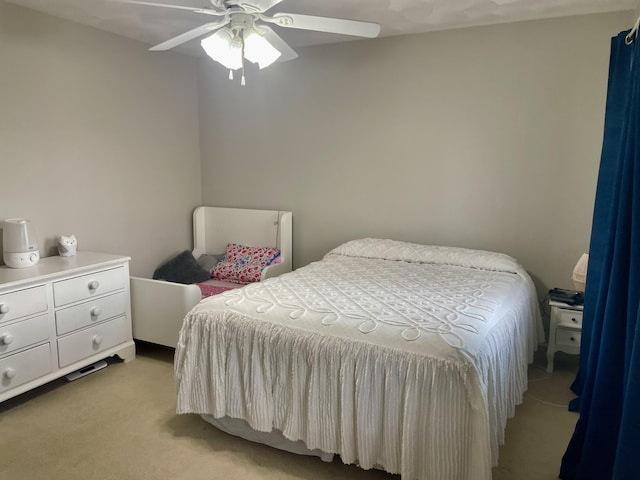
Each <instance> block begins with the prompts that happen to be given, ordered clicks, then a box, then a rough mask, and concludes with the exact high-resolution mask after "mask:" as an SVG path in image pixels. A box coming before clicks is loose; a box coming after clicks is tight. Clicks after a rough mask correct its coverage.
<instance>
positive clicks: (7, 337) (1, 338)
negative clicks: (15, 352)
mask: <svg viewBox="0 0 640 480" xmlns="http://www.w3.org/2000/svg"><path fill="white" fill-rule="evenodd" d="M12 342H13V335H11V334H10V333H4V334H2V335H0V344H2V345H10V344H11V343H12Z"/></svg>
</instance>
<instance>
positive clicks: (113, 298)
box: [0, 252, 135, 402]
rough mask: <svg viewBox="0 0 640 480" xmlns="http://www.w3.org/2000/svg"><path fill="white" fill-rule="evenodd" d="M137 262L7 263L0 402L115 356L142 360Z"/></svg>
mask: <svg viewBox="0 0 640 480" xmlns="http://www.w3.org/2000/svg"><path fill="white" fill-rule="evenodd" d="M129 260H130V258H129V257H122V256H118V255H110V254H103V253H90V252H78V254H77V255H75V256H72V257H47V258H43V259H41V260H40V262H39V263H38V264H37V265H35V266H33V267H29V268H21V269H14V268H9V267H6V266H0V402H2V401H4V400H7V399H8V398H11V397H14V396H16V395H19V394H21V393H24V392H26V391H27V390H30V389H32V388H35V387H37V386H39V385H42V384H44V383H47V382H50V381H51V380H54V379H56V378H59V377H62V376H64V375H67V374H68V373H71V372H73V371H75V370H78V369H81V368H83V367H86V366H87V365H90V364H92V363H95V362H97V361H98V360H102V359H104V358H107V357H111V356H114V355H117V356H119V357H120V358H121V359H123V360H124V361H129V360H133V359H134V358H135V344H134V343H133V338H132V335H131V301H130V293H129Z"/></svg>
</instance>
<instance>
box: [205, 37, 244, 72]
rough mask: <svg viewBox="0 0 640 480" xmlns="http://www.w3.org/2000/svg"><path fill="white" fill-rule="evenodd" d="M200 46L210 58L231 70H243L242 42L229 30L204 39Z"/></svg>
mask: <svg viewBox="0 0 640 480" xmlns="http://www.w3.org/2000/svg"><path fill="white" fill-rule="evenodd" d="M200 45H202V48H203V49H204V51H205V52H206V53H207V55H208V56H209V57H211V58H212V59H213V60H215V61H216V62H219V63H221V64H222V65H224V66H225V67H227V68H228V69H229V70H237V69H239V68H242V41H241V40H238V39H236V38H235V37H234V35H233V33H232V32H231V31H230V30H229V29H227V28H223V29H221V30H218V31H217V32H216V33H214V34H213V35H210V36H208V37H207V38H204V39H202V40H201V41H200Z"/></svg>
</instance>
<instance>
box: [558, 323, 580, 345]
mask: <svg viewBox="0 0 640 480" xmlns="http://www.w3.org/2000/svg"><path fill="white" fill-rule="evenodd" d="M580 335H581V332H580V331H579V330H570V329H565V328H558V329H557V330H556V345H564V346H566V347H576V348H580Z"/></svg>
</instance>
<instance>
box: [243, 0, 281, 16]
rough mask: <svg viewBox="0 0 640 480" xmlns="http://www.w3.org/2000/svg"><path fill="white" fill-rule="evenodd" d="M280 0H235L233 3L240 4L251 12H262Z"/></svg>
mask: <svg viewBox="0 0 640 480" xmlns="http://www.w3.org/2000/svg"><path fill="white" fill-rule="evenodd" d="M281 1H282V0H237V1H236V2H233V3H234V4H236V5H241V6H243V7H245V8H247V9H248V10H250V11H252V12H257V13H263V12H266V11H267V10H269V9H270V8H271V7H273V6H275V5H277V4H279V3H280V2H281Z"/></svg>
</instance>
